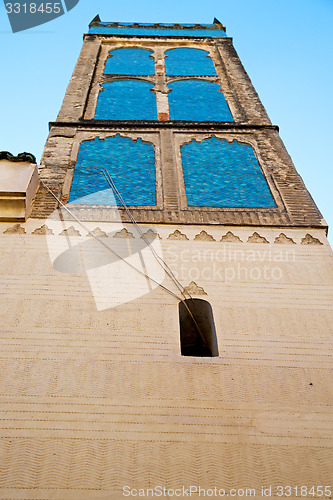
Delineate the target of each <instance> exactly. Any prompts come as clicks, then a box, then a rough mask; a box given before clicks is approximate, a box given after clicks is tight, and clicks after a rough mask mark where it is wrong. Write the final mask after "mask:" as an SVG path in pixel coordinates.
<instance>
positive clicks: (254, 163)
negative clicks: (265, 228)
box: [181, 137, 276, 208]
mask: <svg viewBox="0 0 333 500" xmlns="http://www.w3.org/2000/svg"><path fill="white" fill-rule="evenodd" d="M181 156H182V164H183V173H184V181H185V188H186V195H187V204H188V206H192V207H241V208H270V207H276V204H275V202H274V200H273V197H272V195H271V192H270V190H269V187H268V184H267V182H266V179H265V177H264V175H263V173H262V171H261V169H260V166H259V163H258V160H257V158H256V156H255V154H254V151H253V149H252V147H251V146H249V145H247V144H240V143H239V142H237V141H233V142H232V143H229V142H228V141H225V140H221V139H217V138H216V137H211V138H210V139H206V140H204V141H202V142H196V141H195V140H194V139H193V140H192V141H191V142H190V143H189V144H185V145H184V146H182V148H181Z"/></svg>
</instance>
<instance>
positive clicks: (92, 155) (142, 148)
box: [69, 134, 156, 206]
mask: <svg viewBox="0 0 333 500" xmlns="http://www.w3.org/2000/svg"><path fill="white" fill-rule="evenodd" d="M102 167H103V168H105V169H106V170H107V172H108V173H109V174H110V176H111V177H112V180H113V182H114V184H115V186H116V188H117V189H118V191H119V192H120V194H121V196H122V197H123V199H124V201H125V203H126V204H127V205H144V206H147V205H156V187H155V153H154V146H153V145H152V144H150V143H144V142H142V141H141V139H138V140H137V141H132V140H131V139H129V138H126V137H120V135H119V134H118V135H117V136H115V137H107V138H106V139H105V140H100V139H99V138H98V137H96V139H94V140H92V141H84V142H82V143H81V146H80V150H79V154H78V158H77V162H76V166H75V170H74V177H73V182H72V187H71V191H70V196H69V203H78V200H80V201H79V203H81V204H85V205H115V204H117V205H121V203H120V200H118V199H117V197H115V195H114V194H113V190H112V188H110V185H109V183H108V182H107V180H106V177H105V175H104V174H103V172H102V171H101V170H100V169H101V168H102ZM81 198H83V199H82V200H81Z"/></svg>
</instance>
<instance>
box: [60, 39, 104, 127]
mask: <svg viewBox="0 0 333 500" xmlns="http://www.w3.org/2000/svg"><path fill="white" fill-rule="evenodd" d="M100 45H101V42H100V40H99V39H98V38H96V37H86V38H85V40H84V42H83V46H82V50H81V53H80V56H79V59H78V62H77V64H76V66H75V69H74V72H73V75H72V78H71V80H70V83H69V85H68V87H67V91H66V95H65V98H64V101H63V103H62V106H61V109H60V112H59V114H58V117H57V121H59V122H61V121H77V120H79V118H81V117H82V116H83V113H84V110H85V106H86V101H87V99H88V95H89V92H90V86H91V82H92V79H93V76H94V72H95V68H96V65H97V59H98V55H99V52H100Z"/></svg>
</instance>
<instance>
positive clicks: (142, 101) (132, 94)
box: [95, 80, 157, 120]
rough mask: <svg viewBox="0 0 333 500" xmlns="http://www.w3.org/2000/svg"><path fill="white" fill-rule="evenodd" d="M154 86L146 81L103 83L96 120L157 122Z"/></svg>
mask: <svg viewBox="0 0 333 500" xmlns="http://www.w3.org/2000/svg"><path fill="white" fill-rule="evenodd" d="M153 86H154V85H153V84H152V83H151V82H146V81H144V80H114V81H112V82H106V83H103V86H102V90H101V92H100V94H99V96H98V101H97V106H96V112H95V119H96V120H157V111H156V95H155V93H154V92H152V91H151V90H152V88H153Z"/></svg>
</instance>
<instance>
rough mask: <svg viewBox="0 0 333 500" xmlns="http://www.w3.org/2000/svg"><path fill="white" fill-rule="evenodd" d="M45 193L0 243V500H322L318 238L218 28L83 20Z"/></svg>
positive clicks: (295, 179)
mask: <svg viewBox="0 0 333 500" xmlns="http://www.w3.org/2000/svg"><path fill="white" fill-rule="evenodd" d="M0 158H1V157H0ZM5 158H6V160H4V161H6V165H4V166H3V168H4V169H8V168H11V167H10V166H8V165H9V163H10V161H9V159H8V158H10V157H9V156H8V154H6V156H5ZM26 158H28V159H29V156H24V160H25V161H26ZM0 167H1V165H0ZM21 168H23V166H21ZM35 170H36V169H33V168H32V169H31V171H32V172H35ZM31 175H32V174H31ZM34 175H35V174H34ZM39 178H40V185H39V189H38V191H37V194H36V196H35V198H34V201H33V203H32V207H28V208H27V209H26V210H25V212H24V213H25V214H28V215H29V216H27V215H24V214H23V212H22V214H23V215H21V217H18V216H16V217H14V216H13V218H12V219H9V218H7V219H6V217H5V216H4V217H3V218H2V220H3V222H1V223H0V224H1V233H2V238H1V255H2V257H1V269H2V270H1V279H2V280H3V290H4V296H3V301H2V303H3V306H2V325H3V332H2V337H1V340H2V343H3V346H4V354H3V356H2V357H1V365H2V373H3V375H4V376H3V377H2V382H1V384H2V386H1V394H2V396H1V398H2V413H1V418H2V420H1V423H2V430H1V449H2V452H1V453H2V457H3V458H2V462H3V469H2V473H1V474H2V475H1V478H2V480H1V488H2V489H1V495H2V498H10V499H14V498H15V499H23V498H59V499H60V498H61V499H76V498H84V499H90V498H91V499H97V498H101V499H102V498H103V499H104V498H107V499H111V498H115V499H117V500H118V499H120V498H123V497H124V496H135V495H137V496H141V497H149V496H150V497H152V496H162V497H165V498H171V497H173V496H178V497H184V498H187V497H188V496H189V495H190V496H191V497H192V498H200V497H202V496H213V497H214V496H215V497H221V496H226V495H228V496H233V497H235V498H240V497H243V496H256V497H258V498H260V497H262V496H264V495H266V496H271V497H273V498H274V497H275V498H278V497H280V496H289V497H290V498H298V497H300V496H303V497H311V498H313V497H316V496H323V497H325V498H332V493H331V488H330V482H329V481H330V477H332V476H331V472H332V462H333V461H332V453H331V450H332V439H333V425H332V419H331V418H330V415H331V413H330V412H331V410H330V408H331V407H330V404H331V402H332V391H331V390H330V387H331V384H332V383H331V380H332V376H331V371H332V370H331V369H332V363H331V358H330V356H331V353H332V349H333V339H332V323H333V322H332V283H333V266H332V251H331V248H330V246H329V244H328V242H327V239H326V232H327V226H326V223H325V221H324V220H323V218H322V216H321V214H320V212H319V210H318V209H317V207H316V205H315V203H314V202H313V200H312V198H311V196H310V194H309V193H308V191H307V189H306V187H305V186H304V183H303V181H302V179H301V178H300V176H299V175H298V174H297V172H296V170H295V167H294V165H293V163H292V161H291V159H290V157H289V155H288V153H287V151H286V149H285V147H284V145H283V143H282V141H281V139H280V137H279V133H278V127H277V126H275V125H272V123H271V122H270V120H269V118H268V116H267V114H266V111H265V109H264V107H263V105H262V103H261V102H260V99H259V97H258V95H257V93H256V91H255V89H254V88H253V86H252V84H251V81H250V79H249V77H248V75H247V73H246V72H245V70H244V68H243V66H242V64H241V62H240V60H239V58H238V56H237V54H236V51H235V49H234V47H233V44H232V40H231V38H229V37H227V35H226V31H225V28H224V26H223V25H222V24H221V23H220V22H219V21H217V20H216V19H215V20H214V23H213V24H211V25H177V24H173V25H169V24H137V23H135V24H130V23H105V22H101V20H100V18H99V17H98V16H97V17H96V18H95V19H94V20H93V21H92V23H91V24H90V27H89V33H88V34H86V35H85V36H84V43H83V47H82V51H81V54H80V56H79V59H78V62H77V65H76V67H75V70H74V73H73V76H72V79H71V81H70V83H69V86H68V89H67V92H66V96H65V99H64V102H63V105H62V108H61V110H60V112H59V115H58V117H57V120H56V122H53V123H51V124H50V134H49V137H48V139H47V142H46V146H45V150H44V153H43V157H42V160H41V165H40V166H39ZM13 179H14V180H13V181H12V186H13V187H11V188H10V189H11V193H10V194H9V195H8V193H7V194H6V196H7V195H8V196H12V195H13V193H14V192H15V187H14V185H15V175H14V177H13ZM8 196H7V197H8ZM22 196H23V195H22ZM30 198H31V196H30ZM30 198H29V199H30ZM0 203H1V200H0ZM29 203H30V202H29ZM13 210H14V208H13ZM13 213H14V212H13ZM27 217H28V218H27ZM301 487H303V489H302V490H301ZM200 488H201V490H200ZM263 488H264V490H265V493H263V490H262V489H263ZM269 488H271V489H269ZM312 488H313V489H312ZM318 488H319V489H318ZM325 488H326V489H325ZM246 490H248V491H246ZM321 491H322V494H321Z"/></svg>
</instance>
